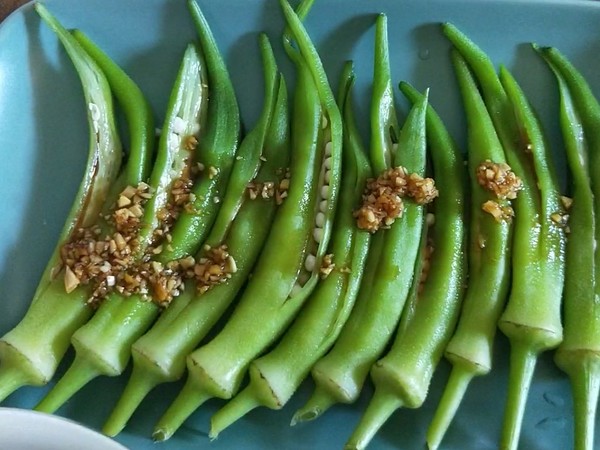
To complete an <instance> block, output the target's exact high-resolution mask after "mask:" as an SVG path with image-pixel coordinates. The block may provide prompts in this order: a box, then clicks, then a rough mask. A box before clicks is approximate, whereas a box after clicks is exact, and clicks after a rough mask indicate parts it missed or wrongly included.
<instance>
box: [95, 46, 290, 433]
mask: <svg viewBox="0 0 600 450" xmlns="http://www.w3.org/2000/svg"><path fill="white" fill-rule="evenodd" d="M260 47H261V52H262V55H263V62H264V72H265V92H266V97H265V103H264V107H263V112H262V114H261V117H260V119H259V121H258V123H257V125H256V127H255V128H254V129H253V130H252V131H251V132H250V133H248V135H247V136H246V137H245V138H244V140H243V142H242V143H241V145H240V149H239V151H238V153H237V155H238V156H237V159H236V161H235V164H234V168H233V171H232V175H231V178H230V180H229V185H228V187H227V191H226V196H225V198H224V200H223V204H222V207H221V209H220V210H219V214H218V216H217V219H216V221H215V225H214V226H213V228H212V230H211V233H210V235H209V237H208V238H207V239H206V244H208V245H210V246H211V247H213V248H214V247H218V246H219V245H221V244H226V245H227V247H228V252H229V254H230V255H232V256H233V258H234V260H235V263H236V266H237V271H236V272H235V273H233V274H232V276H231V279H229V280H228V281H227V282H226V283H224V284H219V285H216V286H214V287H213V288H212V289H210V290H209V291H207V292H205V293H204V294H201V295H197V294H196V287H195V286H191V285H190V286H189V287H188V289H186V291H185V292H184V293H183V294H182V295H180V296H179V297H177V298H175V299H174V300H173V302H172V303H171V305H169V307H168V308H167V309H166V310H165V311H164V312H163V313H162V314H161V316H160V317H159V319H158V321H157V322H156V323H155V324H154V326H153V327H152V328H151V329H150V331H148V332H147V333H146V334H145V335H144V336H142V337H141V338H140V339H138V340H137V341H136V342H135V343H134V344H133V346H132V355H133V363H134V365H133V372H132V375H131V378H130V380H129V383H128V385H127V387H126V388H125V391H124V392H123V395H122V397H121V399H120V400H119V403H118V404H117V405H116V407H115V409H114V411H113V413H112V414H111V416H110V417H109V419H108V421H107V422H106V424H105V426H104V428H103V431H104V433H106V434H108V435H111V436H114V435H116V434H117V433H118V432H120V431H121V430H122V428H123V427H124V426H125V424H126V422H127V420H129V417H130V416H131V415H132V414H133V412H134V411H135V409H136V408H137V407H138V405H139V404H140V403H141V401H142V400H143V398H144V397H145V396H146V394H147V393H148V392H149V391H150V390H151V389H152V388H154V387H155V386H156V385H158V384H159V383H164V382H170V381H175V380H178V379H179V378H181V377H182V376H183V374H184V372H185V358H186V356H187V355H188V354H189V353H191V352H192V351H193V350H194V349H195V348H196V347H197V346H198V344H199V343H200V341H201V340H202V339H203V338H204V336H205V335H206V334H207V333H208V331H209V330H210V329H211V328H212V327H213V325H214V324H215V323H216V321H217V320H218V319H219V317H221V316H222V315H223V313H224V312H225V310H226V309H227V307H228V306H229V305H230V304H231V302H232V301H233V299H234V298H235V296H236V294H237V293H238V292H239V291H240V289H241V288H242V286H243V285H244V283H245V282H246V280H247V278H248V275H249V274H250V271H251V270H252V267H253V265H254V262H255V260H256V258H257V257H258V254H259V252H260V250H261V249H262V247H263V243H264V241H265V239H266V238H267V235H268V233H269V230H270V224H271V221H272V219H273V216H274V214H275V211H276V206H277V205H276V199H275V198H269V199H263V198H260V197H259V198H257V199H256V200H250V199H248V197H247V194H246V189H247V185H248V183H249V182H250V181H252V180H254V181H255V182H256V183H258V184H261V183H273V184H274V185H276V186H279V184H280V182H279V179H280V178H281V177H282V175H283V173H284V172H285V168H286V167H287V165H288V160H289V120H288V105H287V92H286V86H285V83H284V79H283V77H282V76H281V75H280V74H279V73H278V71H277V65H276V62H275V56H274V55H273V51H272V49H271V46H270V44H269V40H268V38H267V37H266V35H261V36H260ZM261 158H262V159H265V161H264V162H263V161H261ZM200 256H201V255H200Z"/></svg>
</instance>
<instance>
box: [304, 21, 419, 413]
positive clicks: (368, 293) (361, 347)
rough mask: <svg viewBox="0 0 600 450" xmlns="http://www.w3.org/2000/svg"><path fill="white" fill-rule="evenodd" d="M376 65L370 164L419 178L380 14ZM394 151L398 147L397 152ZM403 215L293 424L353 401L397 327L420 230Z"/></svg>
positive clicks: (378, 248)
mask: <svg viewBox="0 0 600 450" xmlns="http://www.w3.org/2000/svg"><path fill="white" fill-rule="evenodd" d="M375 42H376V45H375V63H374V76H373V79H374V82H373V96H372V100H371V130H372V131H371V139H372V141H371V161H372V164H373V168H374V170H375V171H376V173H378V174H379V173H381V172H383V171H385V170H387V169H390V168H392V166H391V165H392V164H393V165H394V166H404V167H405V168H406V169H407V170H408V171H409V172H416V173H417V174H419V175H424V172H425V148H424V145H425V144H424V142H423V148H422V149H421V148H419V149H418V150H422V152H420V151H414V152H412V151H411V152H409V151H403V150H402V149H403V148H404V147H403V144H405V145H410V139H411V136H413V134H415V133H418V132H420V130H418V129H417V128H416V126H415V127H413V128H407V129H406V131H404V132H403V136H405V137H404V141H403V142H401V143H399V142H398V136H400V132H399V127H398V123H397V119H396V112H395V108H394V101H393V91H392V85H391V76H390V63H389V53H388V45H387V17H386V16H385V15H383V14H380V15H379V16H378V18H377V23H376V32H375ZM397 149H400V150H399V151H397ZM404 208H405V209H404V213H403V216H402V218H401V219H397V220H396V221H395V222H394V223H393V224H392V225H391V227H390V229H385V230H379V231H377V232H376V233H375V235H374V236H373V238H372V242H371V247H370V250H369V255H368V260H367V263H366V269H365V274H364V276H363V280H362V282H361V286H360V290H359V294H358V298H357V300H356V305H355V306H354V309H353V310H352V313H351V314H350V317H349V318H348V321H347V323H346V324H345V325H344V328H343V329H342V332H341V334H340V336H339V338H338V339H337V341H336V343H335V345H334V346H333V348H332V350H331V351H330V352H329V353H328V354H327V355H325V356H324V357H323V358H322V359H320V360H319V361H318V362H317V363H316V364H315V365H314V367H313V369H312V377H313V379H314V381H315V384H316V389H315V391H314V393H313V395H312V396H311V397H310V399H309V400H308V402H307V403H306V405H305V406H303V407H302V408H301V409H299V410H298V411H297V412H296V414H295V415H294V418H293V419H292V423H293V424H294V423H296V422H299V421H306V420H312V419H315V418H317V417H319V416H320V415H321V414H323V413H324V412H325V411H326V410H327V409H328V408H329V407H330V406H331V405H333V404H334V403H336V402H343V403H351V402H354V401H355V400H356V399H357V398H358V396H359V394H360V391H361V389H362V386H363V383H364V381H365V379H366V378H367V375H368V373H369V369H370V368H371V366H372V365H373V363H374V362H375V361H376V360H377V358H378V357H379V356H380V355H381V354H382V352H383V351H384V348H385V346H386V345H387V343H388V341H389V340H390V339H391V336H392V333H393V332H394V330H395V329H396V326H397V324H398V321H399V320H400V314H401V312H402V308H403V305H404V302H405V300H406V297H407V295H408V291H409V288H410V284H411V280H412V279H413V272H414V271H413V269H414V265H415V259H416V257H417V252H418V248H419V240H420V237H421V234H422V229H423V206H420V205H417V204H415V203H412V202H406V203H405V204H404Z"/></svg>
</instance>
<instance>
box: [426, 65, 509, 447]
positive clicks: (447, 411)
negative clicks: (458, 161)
mask: <svg viewBox="0 0 600 450" xmlns="http://www.w3.org/2000/svg"><path fill="white" fill-rule="evenodd" d="M453 63H454V68H455V72H456V77H457V79H458V82H459V86H460V91H461V93H462V97H463V99H464V100H463V103H464V108H465V114H466V119H467V130H468V170H469V177H470V180H471V181H470V196H471V210H470V230H469V233H470V236H469V255H468V258H469V268H468V270H469V278H468V287H467V291H466V293H465V298H464V301H463V307H462V311H461V315H460V320H459V322H458V326H457V329H456V331H455V333H454V335H453V336H452V339H451V340H450V342H449V343H448V346H447V347H446V352H445V356H446V358H447V359H448V361H450V363H451V364H452V372H451V374H450V378H449V380H448V383H447V385H446V389H445V391H444V394H443V396H442V398H441V400H440V404H439V406H438V409H437V411H436V413H435V415H434V417H433V419H432V423H431V425H430V427H429V430H428V432H427V446H428V448H430V449H432V450H433V449H436V448H438V447H439V445H440V442H441V441H442V438H443V436H444V434H445V432H446V429H447V428H448V426H449V425H450V422H451V420H452V418H453V417H454V414H455V413H456V410H457V409H458V407H459V405H460V401H461V400H462V398H463V395H464V393H465V391H466V389H467V387H468V384H469V382H470V381H471V379H472V378H473V377H474V376H477V375H484V374H486V373H488V372H489V371H490V370H491V367H492V355H493V353H492V351H493V342H494V336H495V332H496V328H497V322H498V319H499V317H500V314H501V313H502V311H503V309H504V305H505V302H506V296H507V294H508V287H509V275H510V237H511V224H510V222H509V221H507V220H501V221H497V220H496V219H495V218H494V217H493V216H492V215H491V214H489V213H487V212H485V211H484V210H483V208H482V206H483V205H484V204H485V203H486V202H488V201H494V202H498V204H499V205H500V207H508V206H509V205H510V202H509V201H508V200H500V199H498V198H497V196H496V195H495V194H494V193H493V192H490V191H489V190H487V189H484V187H483V186H481V185H480V184H479V182H478V179H477V174H478V167H479V166H480V165H481V164H482V163H483V162H485V161H493V162H495V163H498V164H501V163H506V157H505V155H504V150H503V148H502V144H501V143H500V140H499V138H498V136H497V134H496V131H495V129H494V125H493V123H492V120H491V118H490V116H489V114H488V112H487V110H486V107H485V104H484V103H483V99H482V98H481V96H480V94H479V91H478V87H477V84H476V82H475V80H474V79H473V76H472V74H471V72H470V71H469V68H468V67H467V65H466V63H465V61H464V59H462V58H461V57H459V56H458V55H456V54H453Z"/></svg>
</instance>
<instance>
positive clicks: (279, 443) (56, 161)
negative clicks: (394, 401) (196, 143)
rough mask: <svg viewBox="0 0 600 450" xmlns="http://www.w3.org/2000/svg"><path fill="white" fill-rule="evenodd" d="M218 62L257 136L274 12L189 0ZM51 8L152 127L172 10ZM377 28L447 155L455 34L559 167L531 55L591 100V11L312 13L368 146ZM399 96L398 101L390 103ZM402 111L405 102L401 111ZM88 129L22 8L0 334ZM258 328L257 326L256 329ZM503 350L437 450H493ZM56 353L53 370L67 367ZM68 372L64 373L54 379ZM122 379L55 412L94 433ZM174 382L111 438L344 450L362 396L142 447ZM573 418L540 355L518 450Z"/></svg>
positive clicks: (298, 401) (173, 62)
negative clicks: (309, 419)
mask: <svg viewBox="0 0 600 450" xmlns="http://www.w3.org/2000/svg"><path fill="white" fill-rule="evenodd" d="M200 3H201V6H202V7H203V9H204V11H205V15H206V17H207V19H208V21H209V22H210V24H211V26H212V29H213V32H214V34H215V36H216V39H217V41H218V43H219V46H220V48H221V50H222V52H223V54H224V55H225V58H226V61H227V63H228V66H229V68H230V70H231V76H232V79H233V83H234V85H235V89H236V91H237V94H238V98H239V103H240V108H241V111H242V116H243V120H244V123H245V126H246V127H247V128H248V127H250V126H252V125H253V123H254V121H255V120H256V118H257V116H258V111H259V108H260V106H261V104H262V73H261V66H260V59H259V52H258V47H257V41H256V38H257V33H258V32H260V31H267V32H268V33H269V35H270V36H271V37H272V40H273V42H274V43H275V46H276V51H277V56H278V58H279V62H280V64H281V66H282V67H283V68H284V71H285V73H286V74H287V75H288V77H289V79H290V80H291V79H292V74H293V71H292V70H291V69H292V68H291V65H290V64H289V63H288V62H287V61H286V59H285V57H284V53H283V51H282V49H281V45H280V39H279V36H280V33H281V30H282V24H283V20H282V15H281V13H280V9H279V5H278V2H277V1H276V0H224V1H219V2H216V1H208V0H200ZM47 6H48V8H49V9H50V10H51V11H52V12H53V13H54V14H55V15H56V16H57V17H58V18H59V20H60V21H61V22H62V23H63V24H64V25H65V26H66V27H68V28H75V27H77V28H80V29H82V30H84V31H85V32H86V33H87V34H88V35H89V36H90V37H91V38H92V39H93V40H95V41H96V42H97V43H98V44H99V45H100V46H101V47H103V48H104V49H105V50H106V51H107V52H108V53H109V54H110V55H111V56H112V57H113V58H114V59H115V60H116V61H117V62H118V63H119V64H120V65H121V66H122V67H123V68H124V69H125V70H126V71H127V72H128V73H129V74H130V75H131V76H132V77H133V78H134V79H135V80H136V81H137V82H138V83H139V85H140V86H141V88H142V90H143V91H144V92H145V93H146V94H147V96H148V98H149V100H150V102H151V104H152V107H153V108H154V111H155V114H156V119H157V123H158V124H160V123H161V121H162V116H163V114H164V110H165V105H166V101H167V96H168V93H169V91H170V89H171V85H172V82H173V80H174V77H175V73H176V71H177V68H178V65H179V60H180V57H181V55H182V52H183V49H184V46H185V45H186V43H187V42H188V41H190V40H192V39H194V38H195V35H194V28H193V25H192V23H191V20H190V18H189V16H188V12H187V9H186V6H185V2H184V1H183V0H177V1H175V0H173V1H170V0H127V1H122V0H87V1H85V2H80V1H77V0H48V1H47ZM382 11H383V12H386V13H387V14H388V15H389V33H390V49H391V58H392V72H393V77H394V79H395V80H397V81H400V80H407V81H410V82H412V83H413V84H415V85H416V86H417V87H418V88H419V89H424V88H426V87H430V88H431V94H430V100H431V103H432V104H433V105H434V106H435V107H436V108H437V109H438V111H439V112H440V114H441V115H442V117H443V118H444V120H445V121H446V123H447V125H448V127H449V128H450V130H451V132H452V133H453V134H454V136H455V137H456V139H457V140H458V142H459V143H461V144H464V135H465V130H464V120H463V114H462V109H461V104H460V101H459V94H458V89H457V87H456V84H455V80H454V78H453V74H452V70H451V66H450V62H449V57H448V49H449V45H448V43H447V41H446V40H445V39H444V38H443V36H442V34H441V33H440V29H439V23H440V22H443V21H452V22H454V23H455V24H456V25H458V26H459V28H461V29H462V30H463V31H464V32H466V33H467V34H468V35H469V36H470V37H471V38H472V39H473V40H475V41H476V42H477V43H478V44H479V45H480V46H481V47H482V48H483V49H485V50H486V51H487V52H488V53H489V54H490V56H491V57H492V58H493V60H494V61H495V62H497V63H504V64H505V65H507V66H508V67H509V68H510V69H511V70H513V72H514V74H515V76H516V78H517V79H518V80H519V81H520V82H521V84H522V86H523V88H524V90H525V92H526V93H527V94H528V96H529V97H530V99H531V101H532V103H533V104H534V106H535V107H536V108H537V110H538V112H539V114H540V116H541V119H542V121H543V123H544V125H545V127H546V129H547V130H548V136H549V141H550V143H551V145H552V146H553V148H554V150H555V152H556V153H557V161H558V164H559V165H561V166H564V157H563V156H562V150H561V139H560V135H559V132H558V119H557V116H558V113H557V111H558V110H557V108H558V95H557V89H556V86H555V84H554V80H553V79H552V77H551V75H550V73H549V71H548V70H547V68H546V67H545V65H544V64H543V63H542V62H541V60H540V58H539V57H537V56H536V55H535V54H534V53H533V51H532V50H531V48H530V46H529V44H528V43H530V42H532V41H534V42H537V43H539V44H542V45H554V46H557V47H559V48H560V49H561V50H562V51H563V52H564V53H566V54H567V55H568V56H569V57H570V58H571V59H572V61H573V62H574V63H575V64H576V65H577V66H578V67H579V68H580V69H581V70H582V72H583V73H584V74H585V75H586V76H587V77H588V79H589V81H590V83H591V84H592V86H593V88H594V89H595V90H596V92H597V93H600V77H599V76H598V75H597V74H598V73H600V70H599V69H600V60H599V59H598V57H597V55H598V54H600V32H599V31H598V24H599V23H600V4H598V3H596V2H593V1H573V0H570V1H566V0H565V1H558V0H554V1H533V0H532V1H517V0H514V1H508V0H507V1H502V0H487V1H475V0H412V1H409V0H400V1H399V0H370V1H359V0H351V1H348V0H317V1H316V4H315V6H314V8H313V11H312V12H311V13H310V15H309V17H308V19H307V22H306V24H307V28H308V30H309V32H310V34H311V35H312V37H313V38H314V41H315V42H316V44H317V47H318V49H319V50H320V52H321V55H322V57H323V60H324V64H325V68H326V70H327V72H328V74H329V77H330V79H331V80H332V81H333V84H334V85H337V77H338V76H339V74H340V71H341V67H342V63H343V61H344V60H346V59H354V60H355V62H356V70H357V77H358V84H357V89H358V95H357V97H356V99H357V104H358V105H357V107H358V117H359V118H360V122H361V131H362V132H363V133H364V134H365V138H366V137H367V132H368V99H369V97H368V96H369V86H370V80H371V75H372V57H373V50H372V46H373V34H374V33H373V32H374V21H375V16H376V13H379V12H382ZM398 97H400V96H398ZM398 105H399V108H400V109H401V110H404V111H406V106H407V105H406V102H404V101H403V99H400V98H398ZM87 144H88V130H87V125H86V121H85V105H84V102H83V98H82V90H81V87H80V83H79V79H78V78H77V76H76V74H75V71H74V70H73V67H72V65H71V62H70V60H68V58H67V56H66V55H65V53H64V52H63V49H62V47H61V46H60V45H59V44H58V41H57V39H56V38H55V36H54V35H53V34H52V33H51V32H50V31H49V29H48V28H47V27H46V26H44V25H43V24H41V23H40V20H39V19H38V17H37V16H36V14H35V13H34V11H33V9H32V8H31V6H30V5H27V6H25V7H24V8H21V9H20V10H18V11H17V12H15V13H14V14H13V15H11V16H10V17H9V18H8V19H7V20H6V21H5V22H4V23H2V25H1V26H0V193H1V195H0V210H1V211H2V214H0V334H3V333H4V332H6V331H8V330H9V329H10V328H11V327H13V326H14V325H15V324H16V323H17V322H18V321H19V319H20V318H21V316H22V315H23V314H24V311H25V309H26V307H27V305H28V304H29V301H30V299H31V296H32V294H33V292H34V289H35V287H36V284H37V281H38V279H39V277H40V274H41V272H42V270H43V267H44V266H45V264H46V261H47V259H48V258H49V256H50V253H51V251H52V249H53V247H54V245H55V242H56V239H57V236H58V234H59V231H60V229H61V227H62V223H63V220H64V218H65V217H66V214H67V212H68V209H69V206H70V204H71V199H72V198H73V196H74V193H75V191H76V189H77V186H78V184H79V180H80V178H81V175H82V171H83V164H84V160H85V157H86V153H87ZM257 326H258V324H257ZM507 350H508V346H507V344H506V342H505V340H504V338H503V337H501V336H499V337H498V345H497V346H496V358H495V361H494V362H495V367H494V370H493V372H492V374H491V375H489V376H487V377H484V378H480V379H476V380H475V381H474V382H473V383H472V386H471V388H470V390H469V391H468V393H467V396H466V398H465V401H464V403H463V405H462V407H461V409H460V411H459V413H458V416H457V418H456V420H455V422H454V423H453V425H452V427H451V428H450V430H449V432H448V435H447V439H446V441H445V448H447V449H456V450H459V449H460V450H469V449H473V450H475V449H477V450H485V449H493V448H497V442H498V436H499V431H500V427H501V418H502V410H503V405H504V396H505V391H506V378H507V359H508V356H507V355H508V352H507ZM71 358H72V355H70V354H69V355H68V356H67V358H66V360H65V363H68V362H70V360H71ZM65 367H66V364H63V365H61V367H60V369H59V374H61V373H63V372H64V370H65ZM447 373H448V366H447V364H446V363H445V362H444V363H442V364H441V366H440V369H439V370H438V371H437V372H436V375H435V377H434V379H433V383H432V387H431V390H430V395H429V397H428V400H427V402H426V403H425V405H424V406H423V407H422V408H420V409H418V410H402V411H399V412H397V413H396V414H394V415H393V416H392V418H391V419H390V420H389V421H388V423H387V424H386V425H385V427H384V428H383V429H382V430H381V431H380V433H379V434H378V435H377V437H376V438H375V440H374V441H373V444H372V448H376V449H391V448H405V449H420V448H423V445H424V435H425V430H426V428H427V425H428V423H429V420H430V419H431V416H432V414H433V411H434V408H435V406H436V404H437V401H438V399H439V396H440V394H441V389H442V388H443V386H444V382H445V380H446V377H447ZM127 377H128V374H125V375H124V376H123V377H119V378H112V379H108V378H103V379H97V380H95V381H93V382H92V383H90V384H89V385H88V386H86V387H85V388H84V389H83V390H82V391H81V392H80V393H78V394H77V395H76V396H75V397H74V398H73V399H72V400H70V401H69V402H68V403H67V404H66V405H65V406H64V407H63V408H61V409H60V410H59V411H58V414H59V415H62V416H65V417H68V418H71V419H75V420H77V421H79V422H81V423H83V424H85V425H87V426H88V427H91V428H94V429H99V428H100V427H101V425H102V423H103V421H104V419H105V418H106V417H107V415H108V413H109V412H110V410H111V408H112V406H113V405H114V404H115V401H116V399H117V398H118V396H119V394H120V392H121V390H122V388H123V386H124V382H125V381H126V379H127ZM180 387H181V385H180V384H178V383H176V384H171V385H163V386H161V387H160V388H159V389H157V390H155V391H154V392H153V393H152V394H151V395H150V396H149V397H148V398H147V399H146V401H144V403H143V404H142V406H141V408H140V410H139V411H138V413H137V414H136V415H135V416H134V417H133V418H132V420H131V422H130V425H129V426H128V428H127V429H126V431H124V432H123V433H122V434H121V435H120V436H118V438H117V440H118V441H119V442H121V443H122V444H124V445H125V446H127V447H129V448H131V449H136V450H138V449H139V450H142V449H151V448H152V449H157V448H161V449H165V450H167V449H177V450H185V449H192V448H193V449H197V448H211V449H214V450H222V449H241V448H243V449H332V448H341V447H342V446H343V444H344V442H345V440H346V438H347V437H348V436H349V435H350V433H351V431H352V429H353V426H354V425H355V423H356V422H357V420H358V418H359V415H360V412H361V411H362V410H363V409H364V407H365V405H366V402H367V400H368V399H369V397H370V395H371V387H370V385H367V387H366V388H365V391H364V395H363V396H362V397H361V399H360V401H359V402H358V403H357V404H356V405H352V406H340V407H336V408H335V409H333V410H332V411H331V412H330V413H328V414H327V415H326V416H325V417H323V418H322V419H320V420H318V421H315V422H313V423H308V424H304V425H301V426H296V427H294V428H291V427H290V426H289V421H290V418H291V416H292V414H293V412H294V411H295V410H296V409H297V408H298V407H299V406H301V405H302V404H303V402H304V401H305V400H306V398H307V396H308V394H309V393H310V390H311V384H310V382H306V383H305V384H304V385H303V386H302V388H301V389H300V390H299V392H298V393H297V395H296V396H295V397H294V398H293V399H292V400H291V401H290V403H289V404H288V405H287V406H286V407H285V408H284V409H283V410H282V411H270V410H266V409H259V410H255V411H254V412H252V413H251V414H249V415H248V416H246V417H245V418H244V419H243V420H241V421H240V422H238V423H237V424H236V425H235V426H234V427H232V428H231V429H228V430H226V431H225V432H223V433H222V434H221V436H220V437H219V439H218V440H217V441H215V442H210V441H209V439H208V437H207V432H208V423H209V417H210V415H211V413H213V412H214V411H216V409H217V408H218V407H219V406H220V405H221V404H222V403H221V402H220V401H211V402H208V403H207V404H205V405H204V406H203V407H201V408H200V409H199V410H198V411H197V412H196V413H195V414H194V415H193V416H192V417H190V419H189V420H188V421H187V422H186V424H185V426H184V427H183V428H182V429H181V430H180V431H179V432H178V433H177V434H176V436H175V437H174V438H172V439H171V440H170V441H168V442H166V443H163V444H160V445H159V446H156V445H153V443H152V441H151V440H150V438H149V435H150V432H151V430H152V426H153V424H154V423H155V421H156V420H157V419H158V417H159V416H160V415H161V413H162V412H163V411H164V410H165V408H166V406H167V405H168V404H169V402H170V401H171V400H172V399H173V397H174V396H175V394H176V393H177V391H178V389H179V388H180ZM45 392H46V388H23V389H21V390H19V391H18V392H17V393H15V394H14V395H12V396H11V397H9V398H8V399H7V400H6V401H5V402H4V405H6V406H13V407H19V408H30V407H32V406H33V405H35V404H36V403H37V401H38V400H39V399H40V398H41V397H42V396H43V395H44V393H45ZM571 415H572V406H571V399H570V394H569V387H568V382H567V379H566V377H565V376H564V375H563V374H562V373H561V372H560V371H559V370H558V369H557V368H556V367H555V366H554V364H553V362H552V355H551V354H547V355H545V356H544V357H542V358H541V360H540V362H539V365H538V367H537V370H536V373H535V380H534V383H533V386H532V388H531V392H530V394H529V401H528V404H527V411H526V415H525V421H524V426H523V433H522V440H521V444H522V448H526V449H540V450H542V449H564V448H569V447H571V434H572V428H573V425H572V419H571Z"/></svg>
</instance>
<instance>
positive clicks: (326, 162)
mask: <svg viewBox="0 0 600 450" xmlns="http://www.w3.org/2000/svg"><path fill="white" fill-rule="evenodd" d="M323 165H324V166H325V169H327V170H329V169H331V156H329V157H327V158H325V161H323Z"/></svg>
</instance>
